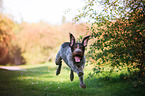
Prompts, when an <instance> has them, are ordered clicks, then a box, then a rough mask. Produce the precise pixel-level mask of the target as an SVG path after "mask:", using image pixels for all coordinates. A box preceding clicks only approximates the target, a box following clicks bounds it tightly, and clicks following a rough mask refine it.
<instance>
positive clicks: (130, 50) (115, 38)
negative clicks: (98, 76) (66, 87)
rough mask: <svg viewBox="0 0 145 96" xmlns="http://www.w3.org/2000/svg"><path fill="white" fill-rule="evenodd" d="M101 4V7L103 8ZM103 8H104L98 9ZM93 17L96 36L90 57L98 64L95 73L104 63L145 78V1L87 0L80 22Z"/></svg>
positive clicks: (77, 18) (94, 35)
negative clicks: (124, 68)
mask: <svg viewBox="0 0 145 96" xmlns="http://www.w3.org/2000/svg"><path fill="white" fill-rule="evenodd" d="M99 6H100V8H99ZM97 9H99V10H102V11H98V10H97ZM82 18H89V20H88V22H90V23H92V27H91V30H92V37H93V38H95V40H96V41H95V42H94V43H93V44H92V45H91V47H90V51H89V52H88V55H87V56H88V58H89V60H91V63H96V66H97V67H95V68H94V73H97V72H98V70H99V71H100V70H103V69H101V68H102V67H100V66H101V65H104V64H105V66H106V65H109V66H112V69H110V72H112V71H113V69H114V68H115V67H117V68H118V69H120V70H121V68H122V67H124V66H127V69H128V72H130V73H131V74H133V73H137V74H138V76H139V78H143V75H144V71H145V1H143V0H98V1H96V0H87V1H86V6H85V7H84V8H83V11H82V13H80V15H78V16H76V17H75V19H76V20H77V21H79V20H81V19H82Z"/></svg>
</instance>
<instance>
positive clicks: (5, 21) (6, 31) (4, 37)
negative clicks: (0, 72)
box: [0, 14, 14, 64]
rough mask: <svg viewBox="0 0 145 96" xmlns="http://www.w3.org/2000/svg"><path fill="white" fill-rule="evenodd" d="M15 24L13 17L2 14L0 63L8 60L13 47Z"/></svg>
mask: <svg viewBox="0 0 145 96" xmlns="http://www.w3.org/2000/svg"><path fill="white" fill-rule="evenodd" d="M13 26H14V22H13V21H12V20H11V19H9V18H8V17H7V16H5V15H3V14H0V64H3V63H5V62H7V60H6V58H7V56H8V54H9V50H10V48H11V46H10V43H11V39H12V36H13V34H12V29H13ZM7 59H8V58H7Z"/></svg>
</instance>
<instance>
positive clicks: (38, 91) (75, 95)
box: [0, 63, 145, 96]
mask: <svg viewBox="0 0 145 96" xmlns="http://www.w3.org/2000/svg"><path fill="white" fill-rule="evenodd" d="M19 67H20V68H22V69H26V70H25V71H24V70H23V71H10V70H5V69H0V96H145V91H144V87H137V88H134V87H133V86H132V84H131V83H129V82H128V81H124V80H121V79H120V77H119V74H121V73H113V75H112V79H109V80H108V79H107V78H105V76H101V77H102V78H101V77H96V78H91V79H86V78H87V77H88V74H89V72H90V70H89V68H86V69H85V76H84V79H85V83H86V85H87V88H86V89H81V88H80V87H79V79H78V77H77V74H75V78H74V81H73V82H71V81H70V80H69V74H70V70H69V68H68V67H66V66H63V69H62V71H61V73H60V75H59V76H56V75H55V71H56V69H57V66H55V64H53V63H47V64H41V65H27V66H26V65H23V66H19Z"/></svg>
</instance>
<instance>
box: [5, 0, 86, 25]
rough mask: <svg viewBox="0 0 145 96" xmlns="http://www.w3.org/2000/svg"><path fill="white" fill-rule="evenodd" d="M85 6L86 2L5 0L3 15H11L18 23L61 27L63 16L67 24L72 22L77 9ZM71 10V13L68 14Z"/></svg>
mask: <svg viewBox="0 0 145 96" xmlns="http://www.w3.org/2000/svg"><path fill="white" fill-rule="evenodd" d="M83 6H84V0H3V10H4V12H3V13H6V14H9V15H11V16H12V19H13V20H14V21H16V22H18V23H21V22H22V21H25V22H28V23H37V22H40V21H44V22H47V23H49V24H53V25H59V24H61V23H62V17H63V16H65V18H66V21H67V22H72V18H73V17H74V16H75V15H77V14H78V11H77V9H80V8H82V7H83ZM69 9H70V10H71V11H69V12H67V11H68V10H69Z"/></svg>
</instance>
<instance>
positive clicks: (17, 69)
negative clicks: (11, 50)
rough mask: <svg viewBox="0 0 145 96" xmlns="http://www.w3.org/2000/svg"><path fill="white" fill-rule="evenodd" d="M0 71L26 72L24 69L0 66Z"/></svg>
mask: <svg viewBox="0 0 145 96" xmlns="http://www.w3.org/2000/svg"><path fill="white" fill-rule="evenodd" d="M0 68H1V69H7V70H13V71H26V69H21V68H19V67H18V66H0Z"/></svg>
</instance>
